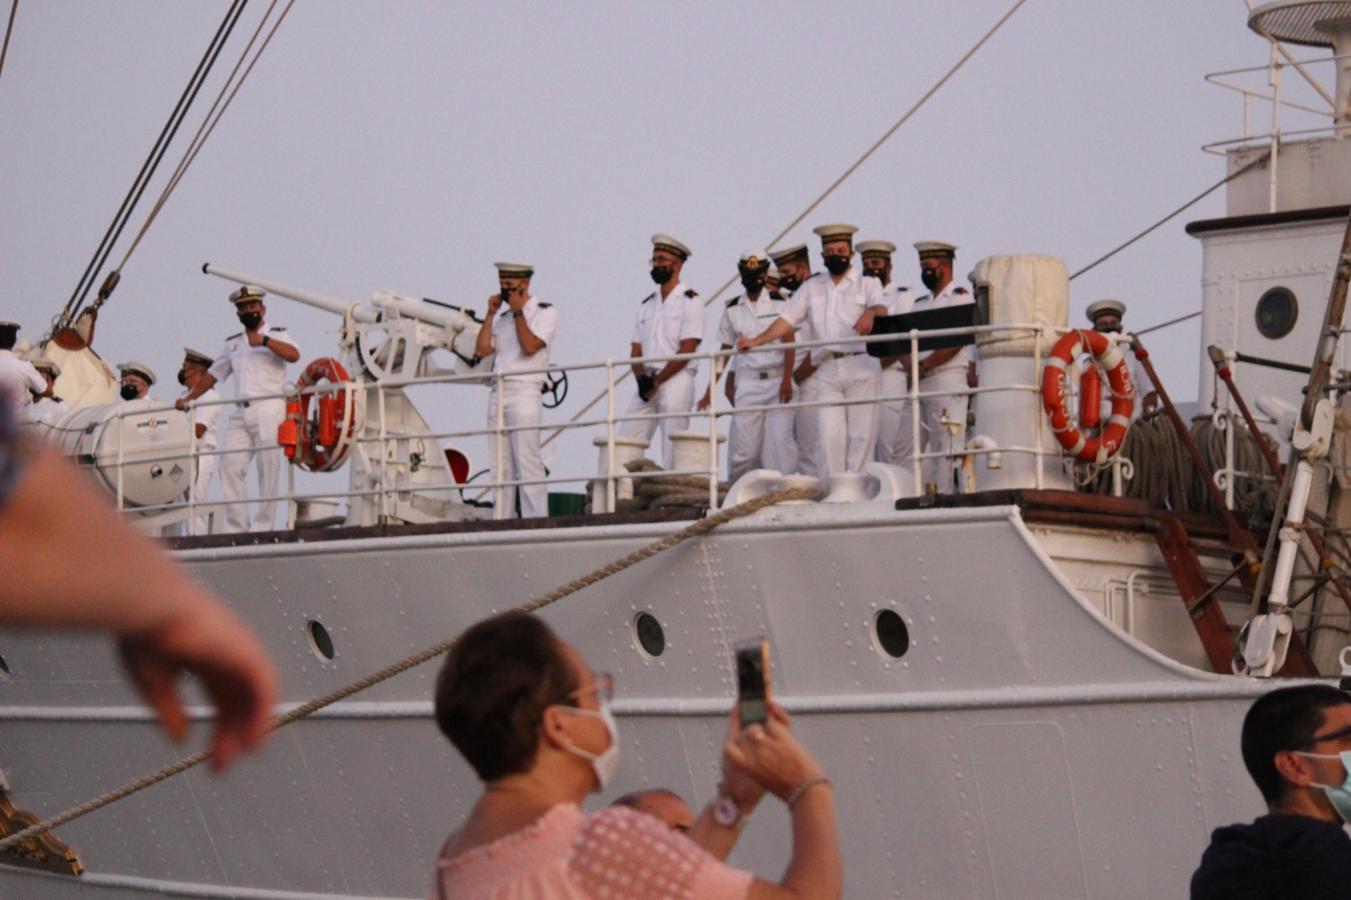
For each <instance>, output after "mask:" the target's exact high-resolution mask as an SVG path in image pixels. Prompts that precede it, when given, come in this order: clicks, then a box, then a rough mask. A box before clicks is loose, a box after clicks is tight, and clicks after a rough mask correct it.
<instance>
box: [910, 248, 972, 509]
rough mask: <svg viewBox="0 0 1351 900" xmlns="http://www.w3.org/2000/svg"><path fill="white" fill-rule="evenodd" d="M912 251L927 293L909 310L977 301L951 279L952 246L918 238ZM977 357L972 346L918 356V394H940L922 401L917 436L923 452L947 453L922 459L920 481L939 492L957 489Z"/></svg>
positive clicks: (953, 255) (953, 249) (953, 259)
mask: <svg viewBox="0 0 1351 900" xmlns="http://www.w3.org/2000/svg"><path fill="white" fill-rule="evenodd" d="M915 250H916V251H917V252H918V253H919V267H920V280H921V281H923V282H924V286H925V287H926V288H928V289H929V293H928V294H925V295H924V296H922V297H918V298H916V300H915V302H914V303H913V305H912V306H911V311H912V312H920V311H922V310H926V309H938V308H940V307H945V306H958V305H960V304H964V303H974V302H975V300H974V298H973V297H972V296H971V292H970V291H968V290H967V289H966V288H964V287H962V286H961V285H958V284H955V283H954V282H953V280H952V266H953V262H954V261H955V260H956V258H957V248H956V247H955V246H953V245H952V244H947V243H944V242H942V241H920V242H919V243H917V244H915ZM975 360H976V356H975V351H974V349H973V346H972V345H967V346H965V347H945V348H943V349H941V350H930V351H928V352H926V353H922V354H921V355H920V358H919V389H920V392H921V393H936V394H938V395H939V396H935V397H923V398H921V399H920V440H921V441H923V443H924V445H923V452H925V453H942V454H944V455H945V458H943V459H939V458H933V459H927V460H925V461H924V473H925V474H924V480H925V482H926V483H930V484H934V485H935V486H936V488H937V490H938V493H940V494H951V493H953V492H954V491H955V490H956V480H957V473H958V471H959V470H960V467H961V462H962V454H964V453H965V451H966V408H967V402H968V400H969V395H968V394H967V393H966V391H967V389H968V382H967V378H968V370H969V369H971V368H972V367H973V366H974V363H975ZM900 362H901V364H902V365H903V366H904V368H905V371H906V372H907V373H909V371H910V358H909V356H903V357H901V360H900ZM902 415H903V417H904V418H905V421H907V422H908V421H910V419H909V416H910V410H909V408H908V405H907V406H906V407H905V408H904V409H903V411H902Z"/></svg>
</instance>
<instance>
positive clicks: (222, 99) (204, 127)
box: [113, 0, 296, 277]
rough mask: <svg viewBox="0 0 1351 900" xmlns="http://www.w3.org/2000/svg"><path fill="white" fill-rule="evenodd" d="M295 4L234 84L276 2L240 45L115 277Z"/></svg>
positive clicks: (291, 1) (274, 1) (275, 24)
mask: <svg viewBox="0 0 1351 900" xmlns="http://www.w3.org/2000/svg"><path fill="white" fill-rule="evenodd" d="M295 2H296V0H289V2H288V3H287V4H286V8H285V9H283V10H282V11H281V15H280V16H278V17H277V20H276V21H275V22H273V23H272V29H271V30H270V31H269V32H268V33H267V37H266V38H264V39H263V43H262V44H261V45H260V46H259V47H258V52H257V53H255V54H254V56H253V59H251V60H249V64H248V65H247V66H245V68H244V73H243V74H242V75H240V76H239V81H238V82H236V81H235V75H236V74H238V73H239V67H240V66H242V65H243V64H244V60H245V59H247V58H248V55H249V51H250V50H251V49H253V45H254V42H255V41H257V40H258V35H259V34H261V33H262V31H263V27H264V26H265V25H266V24H267V21H268V19H269V18H271V16H272V11H273V10H274V9H276V8H277V3H278V0H272V3H271V4H270V5H269V6H268V8H267V12H265V13H263V18H262V19H261V20H260V21H259V22H258V27H257V28H255V29H254V30H253V35H252V36H251V37H250V38H249V42H248V43H247V44H246V45H245V46H244V50H243V52H242V53H240V54H239V59H238V60H236V62H235V65H234V68H233V69H231V70H230V74H229V76H228V77H227V78H226V79H225V84H223V85H221V89H220V91H219V93H217V94H216V99H215V101H214V102H213V103H212V104H211V108H210V109H209V110H207V113H206V118H204V119H203V120H202V124H201V125H199V126H198V127H197V133H196V134H194V135H193V136H192V140H191V141H190V142H189V143H188V149H187V150H186V151H184V153H183V158H182V159H180V160H179V162H178V165H177V166H176V167H175V168H174V172H173V174H172V175H170V176H169V181H168V183H167V184H166V185H165V186H164V190H163V191H162V192H160V195H159V197H158V198H157V199H156V200H155V205H154V206H153V207H151V210H150V214H149V215H148V216H146V219H145V222H144V223H142V225H141V228H140V230H139V231H137V232H136V237H135V238H133V239H132V242H131V246H130V247H128V248H127V252H126V253H125V254H123V255H122V261H121V262H119V263H118V264H117V267H116V268H115V269H114V270H113V271H114V272H116V273H117V275H118V276H119V277H121V274H122V269H123V268H124V267H125V266H126V264H127V260H128V259H130V258H131V254H132V253H133V252H134V251H135V250H136V248H137V247H138V246H140V243H141V239H142V238H143V237H145V233H146V232H147V231H149V230H150V225H151V223H153V222H154V221H155V219H156V217H157V216H159V214H160V210H162V209H163V208H164V204H165V203H167V202H168V200H169V195H170V194H172V193H173V192H174V189H175V188H177V187H178V182H179V181H181V180H182V179H183V175H184V174H185V173H186V172H187V171H188V167H189V166H191V165H192V163H193V160H195V159H196V158H197V154H198V153H199V152H201V149H202V147H203V146H204V145H205V144H206V141H207V138H209V137H211V133H212V132H213V131H215V130H216V125H217V124H218V123H219V122H220V120H221V118H222V117H223V116H224V115H225V111H226V110H227V109H229V108H230V104H231V103H232V102H233V101H234V99H235V95H236V94H238V93H239V89H240V88H241V87H243V86H244V82H245V81H246V80H247V79H248V77H249V73H250V72H252V71H253V67H254V66H255V65H256V64H257V62H258V59H259V58H260V57H261V56H262V55H263V51H264V50H266V49H267V45H268V44H270V43H271V42H272V37H273V35H275V34H276V33H277V29H278V28H280V27H281V23H282V22H283V21H284V20H285V19H286V14H287V13H289V12H290V11H291V7H292V6H295ZM232 85H233V87H232ZM227 91H228V92H229V96H226V92H227ZM213 116H214V118H213Z"/></svg>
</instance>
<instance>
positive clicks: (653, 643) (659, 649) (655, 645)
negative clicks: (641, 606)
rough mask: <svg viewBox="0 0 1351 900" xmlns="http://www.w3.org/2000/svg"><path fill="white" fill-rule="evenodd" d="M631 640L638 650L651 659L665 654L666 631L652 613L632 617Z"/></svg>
mask: <svg viewBox="0 0 1351 900" xmlns="http://www.w3.org/2000/svg"><path fill="white" fill-rule="evenodd" d="M633 638H634V640H635V641H636V642H637V644H638V649H639V650H641V651H642V652H643V654H644V655H645V656H649V657H651V658H652V659H656V658H657V657H658V656H661V655H662V654H663V653H665V652H666V631H665V629H663V628H662V627H661V623H660V622H658V621H657V617H656V616H654V615H652V613H649V612H640V613H638V615H636V616H634V617H633Z"/></svg>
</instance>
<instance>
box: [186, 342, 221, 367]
mask: <svg viewBox="0 0 1351 900" xmlns="http://www.w3.org/2000/svg"><path fill="white" fill-rule="evenodd" d="M215 361H216V360H215V358H214V357H212V356H211V354H210V353H203V352H202V351H201V350H198V349H197V348H195V347H184V348H183V362H190V363H197V365H199V366H206V367H207V368H211V364H212V363H214V362H215Z"/></svg>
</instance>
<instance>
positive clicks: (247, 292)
mask: <svg viewBox="0 0 1351 900" xmlns="http://www.w3.org/2000/svg"><path fill="white" fill-rule="evenodd" d="M266 296H267V291H265V290H263V289H262V288H260V287H258V286H257V285H256V284H246V285H243V286H241V287H240V288H239V289H238V290H236V291H233V292H231V294H230V302H231V303H233V304H234V305H235V306H238V305H239V304H241V303H250V302H252V301H254V300H261V299H263V298H264V297H266Z"/></svg>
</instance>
